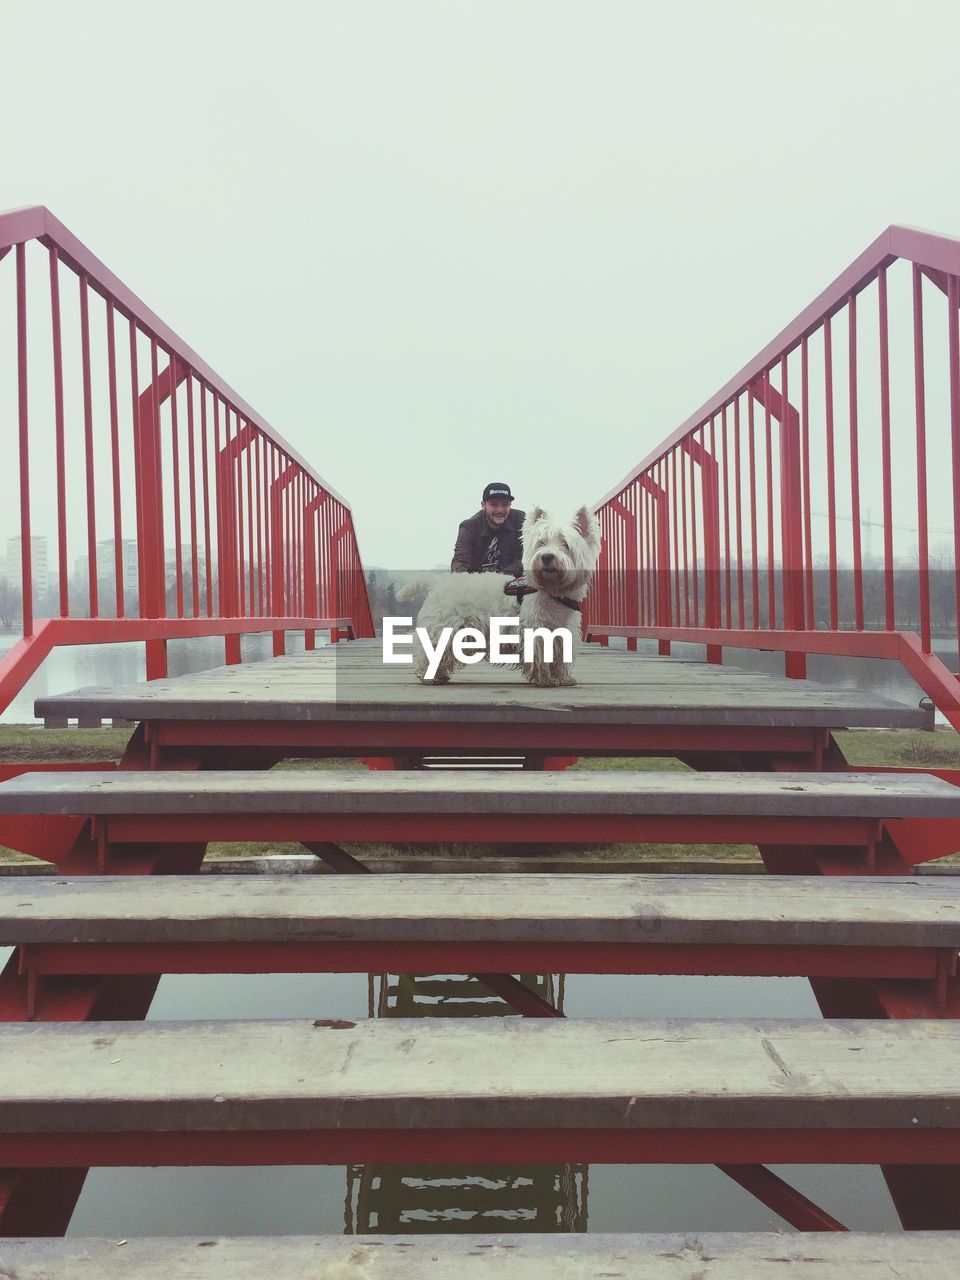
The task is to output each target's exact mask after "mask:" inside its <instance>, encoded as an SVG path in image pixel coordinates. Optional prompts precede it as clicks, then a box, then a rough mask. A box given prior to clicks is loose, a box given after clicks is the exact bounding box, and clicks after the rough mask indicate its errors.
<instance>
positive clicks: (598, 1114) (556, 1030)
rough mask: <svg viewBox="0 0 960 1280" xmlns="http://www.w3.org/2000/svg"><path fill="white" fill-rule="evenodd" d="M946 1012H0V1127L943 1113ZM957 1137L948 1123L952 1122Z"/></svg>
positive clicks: (637, 1124)
mask: <svg viewBox="0 0 960 1280" xmlns="http://www.w3.org/2000/svg"><path fill="white" fill-rule="evenodd" d="M958 1061H960V1024H957V1023H956V1022H949V1021H922V1020H910V1021H903V1022H891V1021H879V1022H873V1021H866V1020H863V1021H842V1022H812V1021H806V1022H799V1021H798V1022H781V1021H768V1022H762V1023H753V1022H746V1021H740V1020H734V1019H731V1020H715V1021H707V1022H696V1021H690V1022H687V1021H680V1020H676V1021H661V1020H650V1021H643V1022H631V1021H627V1020H614V1021H606V1020H603V1021H601V1020H597V1021H593V1020H586V1019H585V1020H579V1019H577V1020H574V1019H571V1020H564V1019H559V1020H553V1019H543V1020H540V1019H533V1018H531V1019H482V1020H480V1019H462V1020H458V1019H449V1020H434V1019H395V1020H394V1019H389V1020H387V1019H385V1020H371V1021H364V1022H356V1023H355V1022H350V1021H333V1022H315V1023H311V1022H302V1021H296V1022H293V1021H280V1020H277V1021H269V1022H208V1023H204V1022H180V1023H164V1022H153V1023H150V1022H147V1023H117V1022H112V1023H106V1022H103V1023H79V1024H78V1023H47V1024H42V1023H8V1024H6V1025H3V1026H0V1078H2V1079H3V1082H4V1087H3V1091H2V1093H0V1134H5V1135H17V1134H25V1135H42V1134H56V1135H65V1134H90V1135H96V1134H100V1133H105V1134H122V1133H158V1132H167V1131H174V1132H178V1133H221V1134H223V1133H238V1132H242V1133H254V1132H259V1133H265V1132H288V1133H293V1132H310V1133H318V1132H329V1131H331V1130H334V1131H341V1130H356V1129H361V1130H370V1129H374V1130H386V1131H394V1132H411V1131H421V1130H450V1129H454V1130H462V1129H467V1130H478V1129H479V1130H484V1131H488V1132H489V1131H497V1130H514V1129H517V1128H522V1129H531V1130H537V1129H541V1130H552V1129H555V1128H557V1127H558V1126H559V1127H562V1128H563V1129H565V1130H584V1129H589V1130H596V1129H602V1130H609V1131H621V1132H623V1131H636V1130H644V1131H647V1132H649V1131H651V1130H653V1131H658V1130H661V1131H662V1130H671V1131H673V1130H677V1129H690V1130H697V1131H702V1130H705V1129H708V1130H712V1129H723V1130H741V1131H744V1130H746V1131H752V1132H762V1131H764V1130H769V1129H776V1130H783V1129H803V1128H807V1127H812V1128H817V1129H819V1130H834V1131H835V1130H853V1129H855V1130H858V1131H863V1130H870V1129H878V1130H883V1131H887V1132H890V1131H895V1130H900V1131H904V1132H905V1133H906V1134H908V1135H912V1136H911V1138H910V1140H911V1141H913V1140H914V1139H915V1137H916V1135H919V1134H921V1133H924V1132H925V1131H927V1130H937V1131H939V1132H940V1133H952V1132H955V1131H957V1130H960V1073H958V1072H957V1062H958ZM957 1140H958V1141H960V1137H958V1139H957Z"/></svg>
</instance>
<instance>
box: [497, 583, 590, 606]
mask: <svg viewBox="0 0 960 1280" xmlns="http://www.w3.org/2000/svg"><path fill="white" fill-rule="evenodd" d="M541 589H542V588H540V587H533V586H531V585H530V583H529V582H528V581H527V580H526V578H513V579H512V580H511V581H510V582H505V583H504V584H503V593H504V595H507V596H516V597H517V603H518V604H520V603H522V601H523V597H524V596H535V595H536V594H537V592H538V591H540V590H541ZM544 594H545V595H548V596H551V597H552V598H553V599H554V600H559V601H560V603H561V604H562V605H566V607H567V608H568V609H573V610H575V612H577V613H580V612H581V606H580V601H579V600H571V599H570V597H569V596H555V595H553V592H552V591H546V592H544Z"/></svg>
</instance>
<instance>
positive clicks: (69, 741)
mask: <svg viewBox="0 0 960 1280" xmlns="http://www.w3.org/2000/svg"><path fill="white" fill-rule="evenodd" d="M132 732H133V730H132V729H129V728H127V729H44V728H42V727H41V726H37V725H0V764H18V763H27V762H36V763H46V762H56V761H63V762H75V761H83V762H92V761H98V760H102V761H118V760H119V759H120V758H121V756H122V754H123V750H124V748H125V747H126V745H127V742H128V741H129V739H130V735H131V733H132ZM836 738H837V742H838V743H839V745H840V748H841V750H842V751H843V753H844V755H845V756H846V758H847V760H849V762H850V763H851V764H854V765H862V766H873V765H890V766H899V767H901V768H913V769H916V768H956V769H960V735H958V734H957V733H955V732H954V730H953V729H950V728H938V729H937V730H936V731H935V732H934V733H925V732H920V731H914V730H907V729H851V730H846V731H843V732H840V733H838V734H837V735H836ZM277 767H278V768H281V769H304V768H308V769H355V768H359V767H361V766H359V765H358V764H357V763H356V761H354V760H285V761H284V762H283V763H282V764H280V765H278V766H277ZM573 767H574V768H575V769H636V770H651V769H656V770H678V769H685V768H686V766H685V765H683V764H681V762H680V761H679V760H674V759H669V758H663V757H647V756H645V757H639V758H632V757H631V758H620V757H616V758H603V759H599V758H587V759H583V760H580V761H578V763H577V764H576V765H574V766H573ZM346 848H348V849H349V850H350V851H351V852H353V853H355V854H356V855H357V857H360V858H363V859H377V858H396V857H398V856H402V857H404V858H425V859H426V858H436V857H437V856H438V855H440V856H445V857H458V856H465V854H466V850H467V849H468V848H469V850H470V851H471V853H472V855H473V856H474V857H493V856H496V855H497V854H500V855H502V856H505V857H517V856H520V855H521V854H522V855H525V856H528V857H531V856H532V857H534V858H536V857H537V856H539V857H549V858H550V859H551V860H554V861H556V860H560V861H562V860H565V859H570V860H575V859H577V858H581V857H582V856H583V855H584V854H587V855H588V856H589V857H590V858H591V860H595V861H604V862H624V861H630V862H633V861H645V860H646V861H657V862H664V861H681V862H682V861H702V860H710V861H736V862H757V861H758V860H759V854H758V852H757V849H756V847H755V846H753V845H713V844H711V845H673V844H618V845H595V846H586V847H585V846H583V845H556V844H552V845H542V846H540V845H537V846H531V845H524V846H519V845H510V844H505V845H503V844H501V845H492V844H491V845H477V844H474V845H469V846H465V845H444V846H441V847H439V848H438V846H436V845H423V846H418V845H386V844H352V845H347V846H346ZM267 852H270V853H302V852H303V848H302V846H301V845H299V844H292V843H291V844H286V843H272V844H241V843H237V842H222V843H216V844H211V845H209V846H208V849H207V858H208V859H209V860H211V861H218V860H221V859H224V858H237V857H255V856H258V855H262V854H264V853H267ZM0 860H3V861H18V862H19V861H27V862H29V861H32V859H30V858H28V857H26V855H24V854H20V853H17V852H16V851H15V850H13V849H5V848H4V847H3V846H2V845H0ZM945 861H951V862H953V861H958V862H960V853H958V854H953V855H951V857H950V858H949V859H945Z"/></svg>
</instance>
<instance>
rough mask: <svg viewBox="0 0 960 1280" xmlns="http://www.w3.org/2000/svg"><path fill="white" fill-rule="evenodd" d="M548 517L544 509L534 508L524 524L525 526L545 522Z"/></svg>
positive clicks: (527, 515)
mask: <svg viewBox="0 0 960 1280" xmlns="http://www.w3.org/2000/svg"><path fill="white" fill-rule="evenodd" d="M546 515H547V513H546V512H545V511H544V509H543V507H533V508H531V510H530V511H528V512H527V514H526V517H525V519H524V521H523V523H524V524H525V525H528V524H536V523H537V521H538V520H545V519H546Z"/></svg>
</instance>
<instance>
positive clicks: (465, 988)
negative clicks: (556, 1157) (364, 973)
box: [344, 973, 587, 1235]
mask: <svg viewBox="0 0 960 1280" xmlns="http://www.w3.org/2000/svg"><path fill="white" fill-rule="evenodd" d="M520 979H521V981H522V982H524V983H525V984H526V985H527V986H528V987H530V988H531V990H533V991H535V992H536V993H537V995H539V996H540V997H541V998H542V999H543V1000H547V1001H548V1002H549V1003H550V1004H552V1005H553V1006H554V1008H556V1009H559V1010H560V1011H561V1012H562V1011H563V974H550V973H540V974H529V973H528V974H521V975H520ZM368 992H369V993H368V1014H369V1016H370V1017H371V1018H487V1017H500V1018H502V1017H517V1016H519V1015H518V1014H516V1012H515V1011H514V1009H513V1008H512V1007H511V1006H510V1005H508V1004H507V1003H506V1002H505V1001H504V1000H503V999H501V997H500V996H497V995H494V993H493V992H492V991H490V990H488V988H487V987H485V986H484V984H483V983H482V982H480V981H478V980H477V979H476V978H474V977H471V976H470V975H468V974H390V973H384V974H380V975H375V974H370V978H369V989H368ZM344 1223H345V1226H344V1230H345V1232H346V1234H347V1235H356V1234H366V1233H370V1232H391V1233H395V1234H400V1235H417V1234H422V1233H427V1232H437V1233H440V1234H453V1233H457V1232H476V1233H482V1232H486V1231H491V1232H502V1231H537V1232H545V1231H557V1232H565V1231H586V1229H587V1166H586V1165H580V1164H531V1165H471V1166H469V1167H468V1166H464V1165H390V1164H376V1165H374V1164H366V1165H350V1166H348V1168H347V1197H346V1203H345V1206H344Z"/></svg>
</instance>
